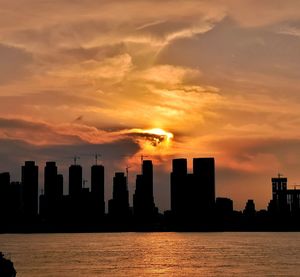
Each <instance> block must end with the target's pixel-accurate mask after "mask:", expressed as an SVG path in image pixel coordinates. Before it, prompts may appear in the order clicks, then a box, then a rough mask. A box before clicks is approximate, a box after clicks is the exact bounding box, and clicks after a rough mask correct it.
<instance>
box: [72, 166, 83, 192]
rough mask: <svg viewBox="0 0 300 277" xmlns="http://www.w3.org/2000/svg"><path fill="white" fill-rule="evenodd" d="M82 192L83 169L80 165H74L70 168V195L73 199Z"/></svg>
mask: <svg viewBox="0 0 300 277" xmlns="http://www.w3.org/2000/svg"><path fill="white" fill-rule="evenodd" d="M81 191H82V167H81V166H80V165H78V164H73V165H71V166H70V167H69V194H70V196H71V197H74V196H75V197H76V196H79V195H80V194H81Z"/></svg>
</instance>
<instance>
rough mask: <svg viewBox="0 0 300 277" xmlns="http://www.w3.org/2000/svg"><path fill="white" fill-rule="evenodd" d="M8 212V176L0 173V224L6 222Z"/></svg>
mask: <svg viewBox="0 0 300 277" xmlns="http://www.w3.org/2000/svg"><path fill="white" fill-rule="evenodd" d="M9 212H10V174H9V173H8V172H4V173H0V222H1V221H4V222H5V221H7V219H8V218H9V216H10V215H9Z"/></svg>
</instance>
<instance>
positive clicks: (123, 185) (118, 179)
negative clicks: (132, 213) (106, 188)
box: [108, 172, 129, 220]
mask: <svg viewBox="0 0 300 277" xmlns="http://www.w3.org/2000/svg"><path fill="white" fill-rule="evenodd" d="M108 212H109V215H111V216H113V217H117V218H118V219H121V220H123V219H125V218H126V217H128V215H129V193H128V188H127V178H126V176H125V174H124V173H123V172H116V174H115V177H114V178H113V198H112V199H111V200H109V203H108Z"/></svg>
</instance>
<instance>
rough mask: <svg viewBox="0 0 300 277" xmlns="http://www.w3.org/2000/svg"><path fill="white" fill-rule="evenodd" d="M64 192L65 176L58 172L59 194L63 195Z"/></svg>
mask: <svg viewBox="0 0 300 277" xmlns="http://www.w3.org/2000/svg"><path fill="white" fill-rule="evenodd" d="M63 194H64V176H63V175H62V174H57V195H58V196H59V197H62V196H63Z"/></svg>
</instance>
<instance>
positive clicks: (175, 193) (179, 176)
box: [171, 159, 189, 217]
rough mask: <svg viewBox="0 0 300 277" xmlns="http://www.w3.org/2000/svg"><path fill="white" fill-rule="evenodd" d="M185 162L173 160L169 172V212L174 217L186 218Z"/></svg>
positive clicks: (186, 184)
mask: <svg viewBox="0 0 300 277" xmlns="http://www.w3.org/2000/svg"><path fill="white" fill-rule="evenodd" d="M187 181H188V180H187V160H186V159H174V160H173V161H172V172H171V211H172V214H173V216H175V217H183V216H186V213H187V212H188V211H187V208H188V203H187V201H188V200H189V199H188V182H187Z"/></svg>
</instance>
